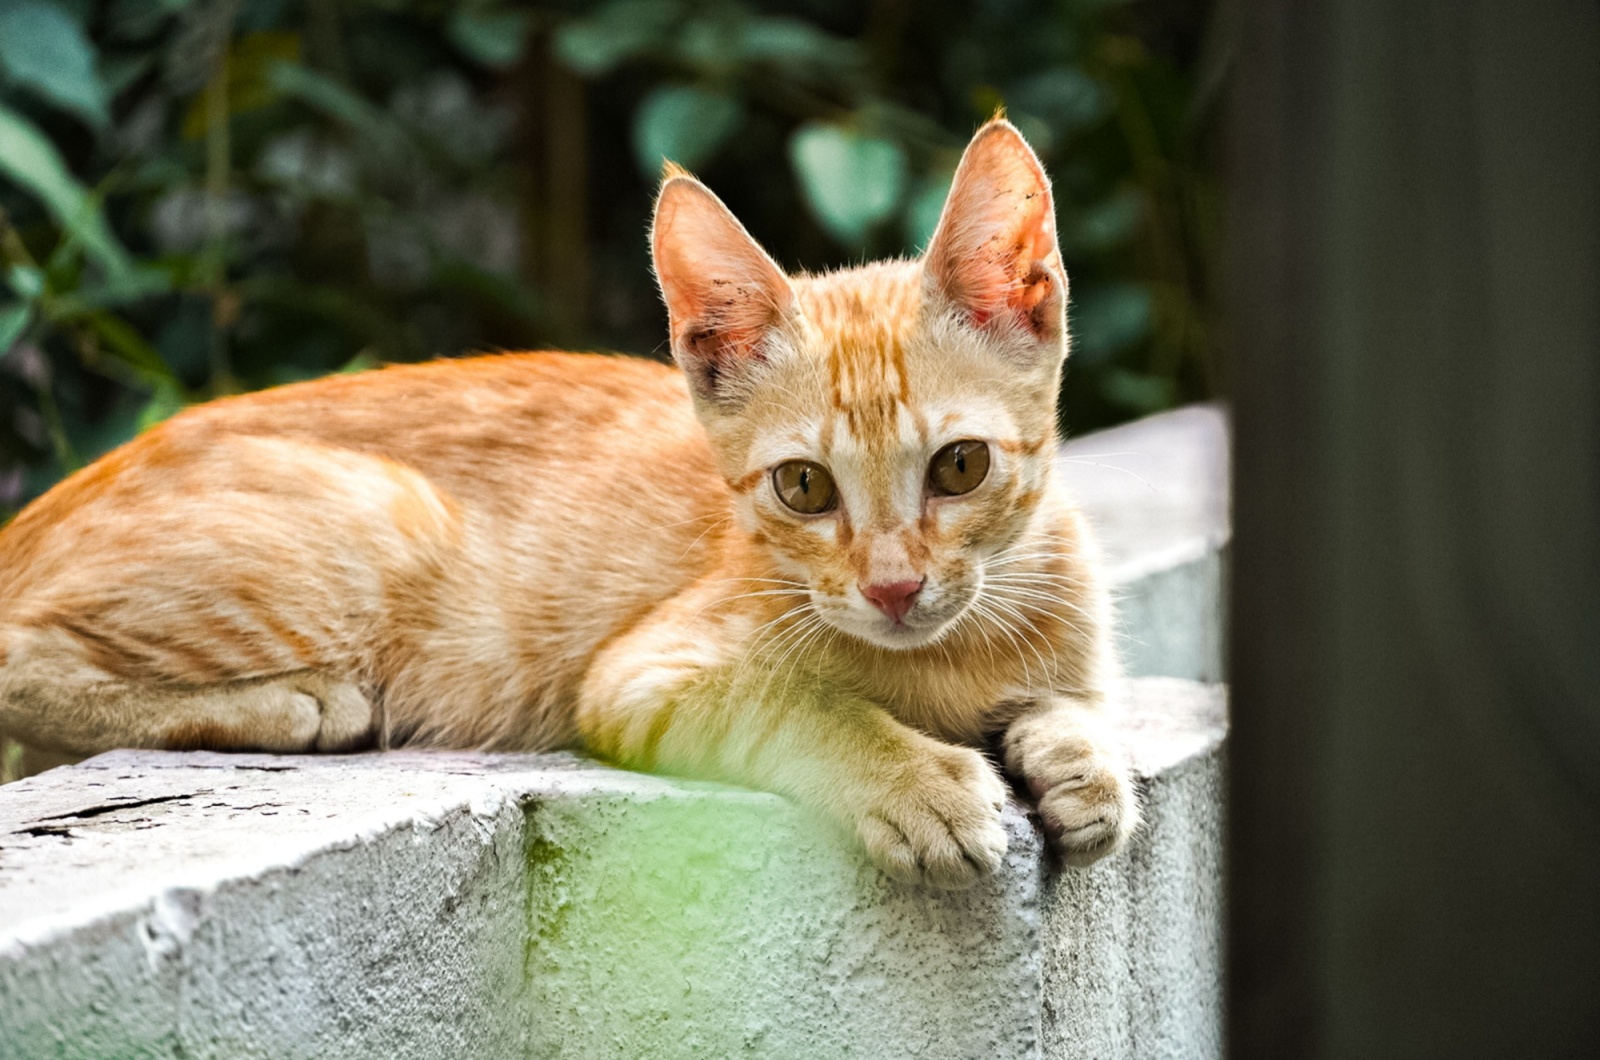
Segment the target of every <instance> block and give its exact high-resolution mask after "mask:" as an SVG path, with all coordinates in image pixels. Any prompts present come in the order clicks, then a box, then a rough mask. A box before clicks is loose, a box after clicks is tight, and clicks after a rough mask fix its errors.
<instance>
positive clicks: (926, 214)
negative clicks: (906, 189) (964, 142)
mask: <svg viewBox="0 0 1600 1060" xmlns="http://www.w3.org/2000/svg"><path fill="white" fill-rule="evenodd" d="M953 176H955V174H953V173H945V174H942V175H940V176H936V177H924V178H923V179H922V181H921V182H920V183H919V185H918V188H917V190H916V191H915V192H913V193H912V195H911V200H910V201H909V202H908V203H906V243H907V244H908V245H909V246H911V247H912V248H914V249H916V250H925V249H927V246H928V244H929V243H930V242H932V240H933V230H934V229H935V228H938V227H939V217H940V215H941V214H943V213H944V201H945V199H947V198H949V197H950V178H951V177H953Z"/></svg>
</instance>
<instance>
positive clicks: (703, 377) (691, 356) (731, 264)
mask: <svg viewBox="0 0 1600 1060" xmlns="http://www.w3.org/2000/svg"><path fill="white" fill-rule="evenodd" d="M650 245H651V250H652V253H653V254H654V257H655V267H656V279H657V280H658V281H659V282H660V284H661V297H662V298H663V299H664V300H665V301H666V303H667V316H668V318H669V328H670V334H671V338H672V357H673V359H674V360H675V361H677V362H678V365H679V366H680V367H681V368H682V369H683V370H684V372H685V374H687V375H688V377H689V382H690V385H691V386H692V387H693V388H694V391H695V395H696V396H697V397H699V398H700V399H702V400H704V401H709V402H713V403H724V402H734V401H737V400H738V399H739V398H740V397H741V396H742V395H743V394H745V393H748V391H749V387H750V380H751V376H752V373H753V372H754V371H756V369H757V368H759V366H760V365H761V364H762V363H763V362H765V361H766V360H767V359H768V357H769V356H770V355H771V354H772V352H773V338H774V329H776V328H777V327H779V326H780V325H781V324H782V323H783V322H784V321H785V320H786V319H787V318H788V317H789V315H790V314H791V313H793V311H794V292H793V290H792V289H791V288H790V287H789V281H788V279H787V278H786V277H785V276H784V275H783V270H782V269H780V268H778V265H777V263H776V262H774V261H773V260H772V258H770V257H769V256H768V255H767V252H766V251H764V250H762V249H761V247H760V245H759V244H757V243H756V241H755V240H754V239H752V238H750V233H749V232H746V231H745V229H744V226H743V225H741V224H740V223H739V219H738V218H736V217H734V216H733V213H732V212H731V211H730V210H729V209H728V208H727V207H726V206H724V205H723V204H722V200H721V199H719V198H717V197H716V196H715V195H713V194H712V193H711V190H710V189H709V188H707V187H706V186H705V185H704V184H702V183H700V182H699V181H698V180H695V179H694V178H693V177H691V176H689V175H688V174H687V173H684V172H683V171H682V170H681V169H678V168H677V167H676V166H672V167H669V169H668V170H667V181H666V183H665V184H663V185H662V186H661V194H660V195H659V196H658V197H657V198H656V213H655V221H654V223H653V224H652V226H651V231H650Z"/></svg>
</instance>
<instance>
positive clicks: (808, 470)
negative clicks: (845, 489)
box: [772, 460, 839, 515]
mask: <svg viewBox="0 0 1600 1060" xmlns="http://www.w3.org/2000/svg"><path fill="white" fill-rule="evenodd" d="M772 488H773V490H774V492H776V493H777V494H778V499H779V500H780V501H782V502H783V503H784V504H786V505H788V506H789V507H791V508H793V509H794V510H795V511H797V512H799V513H800V514H801V515H817V514H819V513H821V512H825V511H827V510H828V509H830V508H832V507H833V505H834V502H835V501H836V500H838V497H839V491H838V490H836V489H834V486H833V476H832V475H830V474H828V469H827V468H825V467H823V466H822V465H821V464H813V463H812V462H811V461H809V460H789V461H787V462H785V463H782V464H779V465H778V466H777V467H775V468H773V469H772Z"/></svg>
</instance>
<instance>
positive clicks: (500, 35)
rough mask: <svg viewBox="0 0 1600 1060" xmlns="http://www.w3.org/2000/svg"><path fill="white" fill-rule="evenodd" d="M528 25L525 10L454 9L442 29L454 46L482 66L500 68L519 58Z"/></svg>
mask: <svg viewBox="0 0 1600 1060" xmlns="http://www.w3.org/2000/svg"><path fill="white" fill-rule="evenodd" d="M528 25H529V19H528V14H527V12H525V11H457V12H456V13H455V14H454V15H451V16H450V20H449V22H447V23H446V24H445V29H446V32H447V33H449V35H450V40H451V42H452V43H453V44H455V46H456V47H457V48H460V49H461V50H462V51H463V52H464V53H466V54H467V55H468V56H470V57H471V58H473V59H476V60H477V61H478V62H480V63H482V64H483V65H484V66H487V67H490V68H491V69H495V70H501V69H504V68H506V67H508V66H510V65H511V64H512V63H514V62H516V61H517V60H518V59H520V58H522V46H523V43H524V41H525V40H526V39H527V35H528Z"/></svg>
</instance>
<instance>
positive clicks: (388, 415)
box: [0, 353, 726, 598]
mask: <svg viewBox="0 0 1600 1060" xmlns="http://www.w3.org/2000/svg"><path fill="white" fill-rule="evenodd" d="M364 482H370V483H371V484H372V486H373V490H374V491H376V492H377V493H384V494H386V495H389V494H392V495H393V496H397V497H401V498H407V499H409V498H422V499H423V501H424V502H425V504H424V505H422V506H419V505H417V504H412V503H410V501H409V500H405V501H403V507H404V506H409V507H410V508H413V509H416V514H417V515H418V516H419V518H421V519H422V520H423V521H427V519H428V518H431V516H430V515H429V512H427V511H424V510H423V508H424V507H429V508H431V507H437V508H438V509H439V510H440V512H442V513H443V514H444V515H445V516H447V517H448V518H451V519H454V518H455V517H457V516H459V517H461V518H462V519H464V520H466V521H468V522H470V523H472V524H473V525H475V526H478V527H479V528H480V529H482V530H484V532H485V533H488V534H489V535H491V536H492V537H496V538H502V537H505V536H507V535H510V536H512V537H515V536H516V535H518V534H535V535H537V536H538V537H539V538H540V539H541V540H543V541H545V542H547V543H548V544H549V545H551V546H555V545H559V544H560V543H561V541H562V540H563V539H565V538H566V537H567V534H566V533H565V529H566V528H568V527H585V528H587V529H588V530H590V531H592V532H593V533H595V534H598V535H600V536H601V538H602V539H605V540H612V541H615V540H616V533H615V532H614V531H618V530H625V529H628V528H630V527H633V528H637V527H641V526H658V525H661V524H679V525H681V531H679V530H677V529H676V528H673V529H669V530H668V531H666V532H665V534H664V535H661V534H654V533H653V534H651V535H649V536H651V537H652V538H653V537H657V536H663V537H664V539H663V540H662V542H661V543H662V545H663V547H672V546H673V544H674V542H675V539H676V538H677V537H678V536H681V534H682V533H687V532H688V531H689V530H690V529H691V526H692V524H693V521H694V520H696V519H699V518H701V517H704V516H706V515H707V513H712V512H716V511H719V510H720V509H721V507H722V506H723V505H725V504H726V486H725V485H724V483H723V481H722V479H721V477H720V475H719V474H718V472H717V470H716V466H715V461H714V458H713V456H712V454H711V451H710V448H709V445H708V444H707V442H706V440H705V436H704V432H703V431H702V429H701V428H700V426H699V424H698V422H697V421H696V420H695V418H694V413H693V408H692V403H691V401H690V398H689V395H688V391H687V388H686V386H685V383H684V381H683V377H682V375H681V373H680V372H678V371H677V370H676V369H674V368H672V367H670V366H667V365H663V364H659V363H655V362H652V361H646V360H642V359H639V358H633V357H625V356H610V355H597V354H569V353H508V354H496V355H489V356H481V357H473V358H464V359H458V360H440V361H433V362H429V363H426V364H419V365H403V366H396V367H390V368H384V369H381V370H377V371H371V372H365V373H361V374H353V375H345V376H332V377H328V378H324V379H319V380H314V381H311V382H306V383H296V384H291V385H288V386H283V387H278V388H275V389H272V390H265V391H259V392H255V393H251V394H244V395H240V396H237V397H231V398H226V399H223V400H220V401H214V402H210V403H208V404H205V405H199V406H196V407H194V408H191V409H188V410H186V411H184V412H182V413H180V414H179V415H177V416H175V417H173V418H172V419H170V420H168V421H167V422H166V423H163V424H161V425H159V426H158V427H156V428H154V429H152V430H150V431H147V432H145V433H144V434H143V435H141V436H140V437H138V438H136V439H134V440H133V441H132V442H129V443H128V444H126V445H124V446H122V447H121V448H119V449H117V450H114V451H112V452H111V453H108V454H106V455H105V456H104V457H101V458H100V459H99V460H97V461H95V462H94V463H93V464H91V465H90V466H88V467H86V468H84V469H82V470H81V471H79V472H77V473H76V474H74V475H72V476H70V477H69V478H67V479H66V480H64V481H63V482H61V483H58V484H57V485H56V486H55V487H54V488H53V489H52V490H50V491H49V492H48V493H46V494H45V495H44V496H43V497H41V498H39V499H38V500H36V501H35V502H34V503H33V504H32V505H30V506H29V507H28V508H27V509H25V510H24V511H23V512H22V513H21V514H20V515H19V516H18V517H17V518H16V519H15V520H13V522H12V523H11V525H9V526H6V527H4V528H0V598H4V597H8V596H13V595H14V594H15V593H16V592H19V591H24V590H25V589H26V587H27V585H28V584H30V583H37V582H38V581H39V579H40V578H42V577H44V578H48V577H50V574H51V572H52V571H54V570H55V568H58V567H59V568H61V569H62V570H63V571H66V570H69V569H70V570H74V571H76V572H77V574H76V575H75V577H90V576H94V577H99V576H101V575H107V574H109V573H110V572H104V571H99V570H98V569H94V570H90V569H88V568H97V567H98V564H97V563H95V562H93V559H94V558H95V557H98V558H101V559H104V560H105V561H106V562H108V563H111V562H113V561H114V560H115V559H116V558H117V557H116V556H114V555H113V553H121V554H122V555H124V556H126V555H127V554H128V553H130V552H137V551H139V550H138V549H136V548H135V547H134V546H135V543H136V542H139V541H141V540H143V539H145V538H151V539H152V540H153V541H154V539H155V538H156V536H157V533H158V531H159V533H160V534H161V535H164V536H163V537H162V538H161V542H162V543H161V544H160V547H159V548H156V549H155V551H158V552H165V551H166V550H167V546H166V544H165V541H166V540H167V538H170V537H171V536H172V534H173V533H174V532H175V530H176V532H177V533H179V534H180V535H182V534H186V533H190V532H193V533H203V532H206V527H207V526H208V524H209V523H212V522H215V521H223V520H227V519H248V518H249V516H248V515H246V514H245V513H246V512H247V511H248V510H249V505H250V504H254V503H263V504H275V505H276V506H277V507H278V509H279V510H280V511H282V512H284V513H287V514H288V515H289V516H290V517H292V513H294V512H295V511H301V512H305V513H307V514H308V515H309V514H310V513H311V512H312V511H313V509H314V507H315V506H317V505H322V506H324V507H327V506H332V507H334V508H348V511H349V514H350V517H351V518H355V517H356V513H357V512H358V510H359V508H360V506H361V505H362V504H365V503H369V502H370V501H371V498H369V497H363V496H359V495H358V494H359V493H360V492H361V491H360V489H359V487H360V485H361V484H362V483H364ZM352 484H354V485H355V486H356V487H357V488H352ZM247 495H248V496H247ZM346 497H348V503H346V500H345V498H346ZM379 499H380V500H382V501H383V503H384V504H385V505H387V510H396V511H397V510H399V509H395V508H394V506H393V504H392V503H390V502H389V501H388V500H386V499H384V498H382V497H380V498H379ZM435 501H437V504H435ZM180 513H181V514H180ZM702 528H703V527H702ZM698 532H699V531H698V529H696V530H695V531H694V533H698ZM693 536H694V534H693V533H690V534H689V537H690V538H691V539H692V538H693ZM100 539H103V540H104V541H105V542H106V543H107V544H108V545H109V544H110V543H112V542H116V543H117V544H116V545H115V548H114V549H108V548H104V547H98V542H99V541H100ZM669 539H670V540H669ZM571 543H572V544H574V545H576V544H578V543H579V542H578V541H576V540H574V541H573V542H571ZM558 551H560V552H562V553H565V552H567V551H569V549H566V548H561V549H559V550H558ZM144 552H145V553H146V554H151V555H153V553H152V552H151V550H150V549H148V548H147V549H144ZM86 561H87V562H86Z"/></svg>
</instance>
